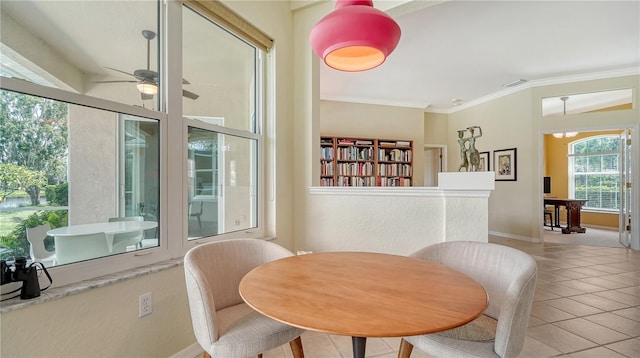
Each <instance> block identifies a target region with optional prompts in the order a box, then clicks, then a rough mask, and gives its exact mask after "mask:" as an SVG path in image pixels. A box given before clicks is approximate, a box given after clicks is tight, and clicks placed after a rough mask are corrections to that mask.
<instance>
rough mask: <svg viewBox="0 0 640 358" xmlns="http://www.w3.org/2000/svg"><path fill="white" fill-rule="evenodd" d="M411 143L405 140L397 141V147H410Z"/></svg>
mask: <svg viewBox="0 0 640 358" xmlns="http://www.w3.org/2000/svg"><path fill="white" fill-rule="evenodd" d="M410 145H411V143H410V142H407V141H403V140H399V141H396V146H397V147H408V146H410Z"/></svg>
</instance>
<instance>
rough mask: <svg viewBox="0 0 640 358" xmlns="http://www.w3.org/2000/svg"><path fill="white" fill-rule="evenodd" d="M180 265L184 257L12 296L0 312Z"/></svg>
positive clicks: (4, 303)
mask: <svg viewBox="0 0 640 358" xmlns="http://www.w3.org/2000/svg"><path fill="white" fill-rule="evenodd" d="M180 265H182V258H179V259H173V260H168V261H163V262H158V263H155V264H151V265H147V266H142V267H138V268H135V269H132V270H127V271H122V272H118V273H114V274H111V275H106V276H101V277H96V278H94V279H90V280H85V281H81V282H78V283H74V284H70V285H66V286H60V287H54V288H50V289H48V290H46V291H44V292H42V293H41V294H40V297H37V298H32V299H28V300H22V299H20V297H16V298H12V299H10V300H6V301H3V302H2V303H0V313H5V312H9V311H15V310H19V309H23V308H25V307H28V306H31V305H36V304H39V303H43V302H48V301H53V300H57V299H60V298H63V297H66V296H71V295H75V294H78V293H82V292H86V291H89V290H91V289H94V288H98V287H104V286H108V285H111V284H114V283H118V282H122V281H126V280H131V279H134V278H138V277H142V276H146V275H149V274H152V273H156V272H160V271H164V270H168V269H171V268H174V267H177V266H180Z"/></svg>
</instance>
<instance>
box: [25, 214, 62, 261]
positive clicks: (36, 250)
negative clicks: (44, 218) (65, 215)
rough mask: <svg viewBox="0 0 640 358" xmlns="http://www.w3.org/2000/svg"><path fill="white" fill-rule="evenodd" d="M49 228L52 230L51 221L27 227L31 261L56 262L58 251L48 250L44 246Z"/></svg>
mask: <svg viewBox="0 0 640 358" xmlns="http://www.w3.org/2000/svg"><path fill="white" fill-rule="evenodd" d="M49 230H51V226H50V225H49V223H44V224H42V225H40V226H36V227H33V228H27V240H28V241H29V244H30V245H29V255H31V261H33V262H41V263H46V262H47V261H51V263H52V264H54V265H55V264H56V252H55V251H47V249H46V247H45V246H44V239H45V238H46V237H47V231H49ZM45 266H46V265H45Z"/></svg>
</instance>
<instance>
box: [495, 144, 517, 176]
mask: <svg viewBox="0 0 640 358" xmlns="http://www.w3.org/2000/svg"><path fill="white" fill-rule="evenodd" d="M517 154H518V152H517V149H516V148H510V149H500V150H494V151H493V170H494V171H495V172H496V180H504V181H516V180H517V179H518V175H517V174H518V166H517V165H518V156H517Z"/></svg>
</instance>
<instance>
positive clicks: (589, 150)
mask: <svg viewBox="0 0 640 358" xmlns="http://www.w3.org/2000/svg"><path fill="white" fill-rule="evenodd" d="M569 148H570V152H569V166H570V168H569V176H570V178H569V179H570V185H569V188H570V192H571V194H572V197H573V198H574V199H586V200H588V201H587V203H586V205H585V206H584V208H585V209H587V210H588V209H592V210H602V211H614V210H616V211H617V210H618V209H619V205H620V204H619V203H620V197H619V195H620V169H619V165H620V136H617V135H604V136H597V137H590V138H585V139H582V140H579V141H575V142H573V143H571V144H570V147H569Z"/></svg>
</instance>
